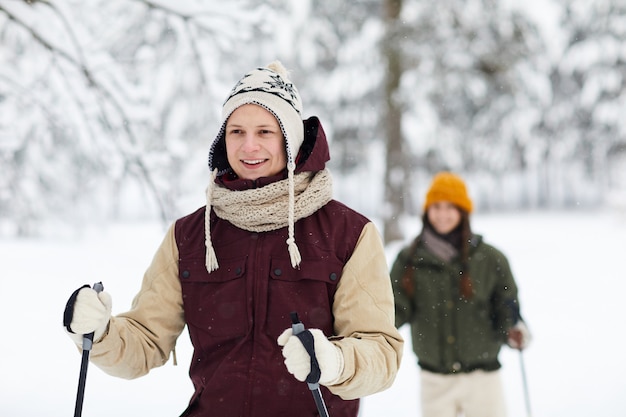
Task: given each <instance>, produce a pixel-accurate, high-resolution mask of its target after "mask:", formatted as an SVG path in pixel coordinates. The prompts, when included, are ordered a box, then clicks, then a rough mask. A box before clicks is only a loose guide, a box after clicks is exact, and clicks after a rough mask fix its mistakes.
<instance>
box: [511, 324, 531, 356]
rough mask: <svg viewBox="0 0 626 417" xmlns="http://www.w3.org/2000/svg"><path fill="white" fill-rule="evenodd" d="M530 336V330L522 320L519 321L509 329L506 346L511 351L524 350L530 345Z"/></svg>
mask: <svg viewBox="0 0 626 417" xmlns="http://www.w3.org/2000/svg"><path fill="white" fill-rule="evenodd" d="M531 340H532V335H531V334H530V330H528V327H527V326H526V323H524V322H523V321H522V320H519V321H518V322H517V323H516V324H515V326H513V327H511V328H510V329H509V333H508V337H507V341H506V344H507V345H509V346H510V347H511V348H513V349H517V350H524V349H526V348H527V347H528V345H530V341H531Z"/></svg>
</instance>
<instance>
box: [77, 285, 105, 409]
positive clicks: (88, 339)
mask: <svg viewBox="0 0 626 417" xmlns="http://www.w3.org/2000/svg"><path fill="white" fill-rule="evenodd" d="M103 289H104V287H103V286H102V282H96V283H95V284H93V290H94V291H95V292H101V291H102V290H103ZM93 334H94V332H91V333H89V334H84V335H83V358H82V360H81V362H80V376H79V378H78V393H77V394H76V407H74V417H80V416H81V415H82V413H83V399H84V398H85V382H86V380H87V365H89V352H90V351H91V347H92V346H93Z"/></svg>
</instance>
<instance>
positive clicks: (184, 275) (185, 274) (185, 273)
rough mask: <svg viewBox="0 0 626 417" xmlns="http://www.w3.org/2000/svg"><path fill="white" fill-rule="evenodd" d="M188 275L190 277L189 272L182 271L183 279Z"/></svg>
mask: <svg viewBox="0 0 626 417" xmlns="http://www.w3.org/2000/svg"><path fill="white" fill-rule="evenodd" d="M189 275H191V274H190V273H189V271H186V270H185V271H183V278H189Z"/></svg>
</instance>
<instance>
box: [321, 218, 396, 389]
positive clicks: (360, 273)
mask: <svg viewBox="0 0 626 417" xmlns="http://www.w3.org/2000/svg"><path fill="white" fill-rule="evenodd" d="M333 314H334V317H335V333H336V335H337V336H339V337H343V338H342V339H339V340H333V343H334V344H335V345H336V346H337V347H339V349H341V352H342V353H343V357H344V370H343V373H342V374H341V377H340V378H339V382H338V383H337V384H336V385H332V386H329V387H328V389H329V390H330V391H331V392H332V393H333V394H336V395H339V396H340V397H341V398H343V399H345V400H349V399H355V398H360V397H364V396H366V395H370V394H374V393H376V392H379V391H382V390H384V389H387V388H389V387H390V386H391V384H392V383H393V381H394V379H395V377H396V374H397V372H398V369H399V368H400V361H401V359H402V349H403V345H404V340H403V339H402V336H401V335H400V333H399V332H398V330H397V329H396V327H395V325H394V314H395V313H394V302H393V292H392V289H391V280H390V278H389V269H388V267H387V259H386V257H385V252H384V248H383V245H382V241H381V239H380V235H379V233H378V230H377V229H376V227H375V226H374V224H373V223H369V224H367V225H366V226H365V228H364V229H363V232H362V233H361V236H360V237H359V241H358V242H357V246H356V248H355V250H354V253H353V254H352V257H351V258H350V260H349V261H348V263H347V264H346V266H345V267H344V270H343V274H342V276H341V280H340V281H339V284H338V285H337V291H336V292H335V301H334V303H333Z"/></svg>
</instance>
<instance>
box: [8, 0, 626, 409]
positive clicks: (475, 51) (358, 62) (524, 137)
mask: <svg viewBox="0 0 626 417" xmlns="http://www.w3.org/2000/svg"><path fill="white" fill-rule="evenodd" d="M625 40H626V0H524V1H521V2H520V1H516V0H499V1H496V0H439V1H437V2H427V1H424V0H422V1H419V0H381V1H374V0H353V1H349V2H348V1H320V0H291V1H289V0H268V1H263V2H261V1H249V0H229V1H227V2H226V1H221V2H217V1H213V2H209V1H200V0H175V1H174V0H170V1H168V0H123V1H122V0H107V1H104V0H89V1H79V0H54V1H52V0H30V1H24V0H0V168H1V172H2V174H1V175H0V264H2V276H1V279H0V317H2V318H3V320H2V322H1V323H2V327H3V331H4V334H5V335H6V337H5V338H4V339H3V342H4V343H2V344H1V345H0V415H2V416H5V415H6V416H12V417H13V416H15V417H17V416H34V415H37V416H40V415H54V416H57V415H69V414H70V412H71V409H72V407H73V401H74V394H75V387H76V382H77V377H78V365H79V362H78V360H79V359H78V358H79V356H78V355H77V352H76V350H75V349H74V348H73V346H72V344H71V341H70V340H69V339H68V338H67V337H66V336H65V335H64V334H63V333H64V331H63V329H62V327H61V325H60V324H61V317H60V315H61V312H62V309H63V306H64V304H65V301H66V299H67V297H68V295H69V294H70V293H71V291H73V290H74V289H75V288H76V287H78V286H80V285H82V284H84V283H90V284H91V283H93V282H95V281H96V280H100V279H103V280H104V281H105V286H106V288H107V290H108V291H110V292H111V294H113V296H114V299H115V301H114V312H115V313H119V312H122V311H125V310H126V308H127V307H128V306H129V305H130V302H131V300H132V297H133V296H134V294H135V293H136V290H137V288H138V285H139V284H140V277H141V275H142V273H143V272H144V270H145V268H146V266H147V265H148V264H149V261H150V259H151V257H152V255H153V253H154V250H155V249H156V247H157V246H158V244H159V242H160V241H161V239H162V236H163V233H164V228H165V227H166V226H167V225H168V224H169V223H170V222H171V221H173V220H174V219H176V218H177V217H179V216H181V215H184V214H187V213H188V212H190V211H192V210H195V209H196V208H197V207H199V206H201V205H203V204H204V189H205V186H206V184H207V181H208V169H207V167H206V160H207V153H208V147H209V144H210V142H211V141H212V140H213V138H214V136H215V134H216V133H217V130H218V124H219V118H220V112H221V106H222V103H223V100H224V99H225V98H226V96H227V94H228V93H229V91H230V89H231V88H232V86H233V85H234V83H235V82H236V80H238V79H239V78H240V77H241V75H243V74H244V73H245V72H247V71H248V70H250V69H252V68H255V67H257V66H262V65H266V64H267V63H269V62H271V61H273V60H274V59H277V58H278V59H280V60H282V61H283V62H284V63H285V65H286V66H287V67H288V68H289V69H291V70H292V78H293V80H294V82H295V83H296V85H297V86H298V88H299V90H300V92H301V95H302V97H303V102H304V113H305V116H311V115H317V116H319V117H320V119H321V120H322V123H323V125H324V128H325V130H326V133H327V134H328V136H329V140H330V142H331V157H332V160H331V170H332V172H333V179H334V187H335V196H336V198H337V199H338V200H340V201H343V202H345V203H347V204H348V205H350V206H352V207H354V208H355V209H357V210H359V211H361V212H363V213H364V214H365V215H367V216H368V217H370V218H372V219H373V220H374V221H375V222H376V223H377V225H378V226H380V229H381V232H383V234H384V238H385V243H386V250H387V254H388V259H389V261H390V262H391V261H393V259H394V257H395V255H396V254H397V251H398V250H399V248H400V247H401V245H402V244H403V243H406V242H407V241H408V240H409V239H411V238H412V237H413V236H414V235H415V233H417V232H418V231H419V226H420V224H419V218H418V216H419V215H420V209H421V204H422V198H423V195H424V192H425V189H426V187H427V186H428V184H429V182H430V179H431V177H432V175H433V174H434V173H435V172H437V171H439V170H441V169H451V170H454V171H456V172H458V173H460V174H461V175H462V176H463V177H464V178H465V179H466V180H467V182H468V187H469V191H470V194H471V196H472V198H473V199H474V201H475V203H476V213H475V214H474V215H473V219H472V224H473V226H474V227H475V229H476V231H477V232H479V233H485V236H486V239H487V240H488V241H489V242H491V243H494V244H495V245H496V246H498V247H499V248H501V249H503V251H504V252H505V253H506V254H507V255H510V260H511V262H512V266H513V269H514V272H515V275H516V278H517V279H518V283H519V286H520V291H521V293H520V294H521V301H522V305H523V309H524V315H525V317H526V319H527V321H528V323H529V324H530V327H531V330H532V331H533V336H534V341H533V344H532V345H531V347H530V348H529V349H528V350H527V351H526V352H525V354H526V355H527V362H526V363H527V367H528V375H529V380H530V393H531V399H532V404H533V410H535V413H536V414H535V415H536V416H555V415H559V416H560V415H563V416H572V417H574V416H576V417H578V416H581V417H582V416H588V415H597V416H603V417H604V416H606V417H613V416H623V415H626V411H625V410H626V397H624V395H623V392H624V383H623V375H624V373H625V372H626V370H625V366H626V362H624V361H623V360H622V359H621V358H622V356H623V354H622V350H623V347H622V346H623V344H624V343H623V342H624V341H625V338H624V336H623V334H622V333H620V329H621V328H622V327H623V324H622V323H621V321H619V320H620V318H621V316H622V315H623V307H622V305H623V294H624V292H625V291H626V284H625V283H626V281H625V280H624V272H623V269H624V268H623V262H622V258H623V253H622V252H623V248H624V244H623V242H624V236H626V216H625V215H624V214H625V213H626V117H624V114H626V42H625ZM364 191H365V192H364ZM42 312H44V314H42ZM401 330H402V331H403V332H404V333H403V334H404V335H405V337H406V338H407V340H409V337H408V333H407V328H406V326H405V327H404V328H403V329H401ZM177 351H178V355H179V356H178V358H179V361H180V365H181V366H178V367H174V366H170V364H169V363H168V366H164V367H162V368H159V369H156V370H154V371H152V372H153V373H154V374H156V375H158V376H152V377H146V378H139V379H137V380H133V381H122V380H119V379H117V378H111V377H110V376H108V375H105V374H104V373H103V372H101V371H100V370H99V369H98V368H96V367H91V368H90V371H89V383H88V388H87V393H86V402H85V406H86V407H85V410H86V413H85V415H87V414H89V415H90V416H110V415H128V414H129V413H130V414H140V415H176V414H177V413H178V412H180V411H181V410H182V409H184V407H185V404H186V403H187V401H188V399H189V396H190V394H191V392H190V389H191V387H190V382H189V378H188V376H187V367H188V361H189V360H190V356H191V354H190V352H191V346H190V343H189V341H188V337H185V336H183V337H181V338H179V344H178V348H177ZM501 358H502V360H503V364H504V367H503V370H504V379H505V381H504V382H505V388H506V389H507V396H508V397H507V402H508V404H509V406H510V410H511V417H520V416H522V415H524V416H526V417H529V415H530V413H529V412H527V410H526V408H525V405H524V399H523V396H522V387H521V381H522V378H521V375H520V361H519V357H518V356H517V352H514V351H512V350H510V349H507V348H504V349H503V352H502V354H501ZM417 375H418V369H417V365H416V363H415V358H414V357H413V355H412V352H411V346H410V344H409V343H407V344H405V359H404V360H403V362H402V369H401V371H400V373H399V375H398V378H397V382H396V383H395V384H394V386H393V387H392V388H390V389H389V390H387V391H384V392H382V393H379V394H376V395H374V396H371V397H368V398H366V399H365V401H364V407H363V412H362V415H363V417H373V416H382V415H398V416H405V415H406V416H419V410H418V405H419V403H418V399H417V392H418V378H417ZM33 399H35V401H33Z"/></svg>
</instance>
